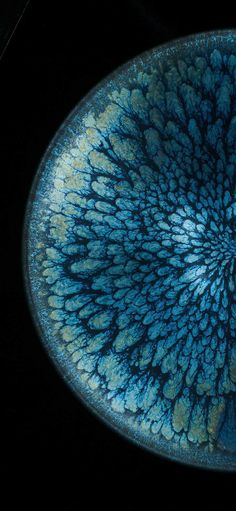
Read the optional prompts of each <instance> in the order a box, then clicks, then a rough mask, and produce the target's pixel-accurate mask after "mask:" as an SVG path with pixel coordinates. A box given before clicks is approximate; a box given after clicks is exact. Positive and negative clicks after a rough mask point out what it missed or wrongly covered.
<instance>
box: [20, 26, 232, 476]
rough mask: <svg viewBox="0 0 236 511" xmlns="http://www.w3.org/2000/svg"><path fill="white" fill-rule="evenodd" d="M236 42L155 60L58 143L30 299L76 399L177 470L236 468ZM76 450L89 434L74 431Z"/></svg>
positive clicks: (191, 46)
mask: <svg viewBox="0 0 236 511" xmlns="http://www.w3.org/2000/svg"><path fill="white" fill-rule="evenodd" d="M235 258H236V32H235V31H232V30H228V31H220V32H210V33H205V34H198V35H194V36H191V37H187V38H185V39H180V40H177V41H173V42H171V43H169V44H166V45H164V46H161V47H158V48H155V49H153V50H151V51H148V52H146V53H144V54H142V55H141V56H139V57H137V58H135V59H134V60H132V61H130V62H128V63H127V64H125V65H124V66H122V67H121V68H119V69H118V70H117V71H115V72H114V73H113V74H111V75H110V76H108V78H106V79H105V80H104V81H103V82H101V83H100V84H99V85H98V86H97V87H96V88H95V89H93V90H92V91H91V92H90V93H89V94H88V95H87V96H86V98H85V99H83V101H81V102H80V103H79V104H78V105H77V106H76V108H75V109H74V111H73V112H72V113H71V114H70V116H69V117H68V118H67V119H66V121H65V122H64V124H63V125H62V126H61V128H60V129H59V131H58V133H57V134H56V136H55V138H54V139H53V141H52V142H51V144H50V145H49V147H48V149H47V151H46V153H45V156H44V158H43V159H42V161H41V163H40V166H39V169H38V172H37V175H36V178H35V181H34V184H33V188H32V191H31V194H30V198H29V202H28V208H27V212H26V220H25V231H24V264H25V274H26V283H27V290H28V296H29V301H30V304H31V310H32V314H33V316H34V319H35V323H36V325H37V327H38V330H39V333H40V336H41V338H42V341H43V343H44V345H45V346H46V348H47V350H48V352H49V354H50V356H51V357H52V359H53V361H54V362H55V363H56V366H57V367H58V369H59V371H60V372H61V374H62V376H63V377H64V378H65V380H66V381H67V382H68V383H69V385H70V386H71V387H72V388H73V390H74V392H75V393H76V395H77V396H78V397H80V398H81V399H82V400H83V401H84V402H85V403H86V404H87V405H88V406H89V407H90V408H91V409H92V410H93V411H94V412H96V413H97V414H98V416H99V417H100V418H102V419H104V420H105V421H106V423H107V424H109V425H110V426H112V427H113V428H115V429H116V430H117V431H119V432H120V433H121V434H123V435H125V436H126V437H128V438H129V439H130V440H133V441H134V442H136V443H137V444H139V445H141V446H142V447H146V448H148V449H150V450H151V451H153V452H155V453H158V454H160V455H164V456H167V457H169V458H171V459H173V460H177V461H181V462H184V463H188V464H191V465H198V466H203V467H209V468H216V469H224V470H235V469H236V272H235ZM78 441H79V435H78Z"/></svg>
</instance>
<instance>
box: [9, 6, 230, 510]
mask: <svg viewBox="0 0 236 511" xmlns="http://www.w3.org/2000/svg"><path fill="white" fill-rule="evenodd" d="M223 7H224V9H223ZM222 9H223V10H222ZM232 27H236V17H235V15H233V13H232V9H230V8H229V7H227V6H226V5H225V3H224V6H223V5H221V8H220V9H219V10H217V9H216V10H214V12H212V11H211V12H210V13H209V14H208V15H207V14H206V11H205V14H203V11H202V9H201V8H200V7H197V6H196V5H195V4H191V5H190V4H188V7H186V6H185V7H180V6H179V5H175V8H173V6H172V5H170V4H168V5H166V7H164V6H163V3H159V2H158V1H154V0H153V1H152V2H151V1H145V0H143V1H141V0H126V1H120V2H119V1H116V0H115V1H114V2H110V3H109V2H105V1H102V2H96V3H95V2H91V1H90V0H86V1H85V2H83V3H79V2H72V1H66V2H65V3H62V2H58V3H57V2H31V3H30V4H29V6H28V7H27V9H26V12H25V14H24V16H23V18H22V20H21V22H20V23H19V26H18V28H17V30H16V32H15V34H14V36H13V37H12V40H11V42H10V44H9V45H8V48H7V50H6V51H5V54H4V56H3V59H2V62H1V91H2V94H1V100H2V101H1V128H2V130H1V132H2V135H1V140H2V150H1V156H4V157H5V161H4V163H3V164H1V169H0V172H1V174H0V175H1V178H0V186H1V203H2V206H3V213H2V219H1V220H2V227H1V251H2V253H3V256H5V262H4V264H3V265H2V272H1V282H2V283H4V287H3V291H2V293H1V294H2V296H3V302H4V305H6V310H4V313H3V316H2V320H1V321H2V325H3V328H2V329H1V332H2V334H1V337H2V338H1V375H3V384H2V389H4V392H3V393H2V397H1V405H0V406H1V425H2V426H3V432H2V434H1V440H2V441H1V455H0V465H1V476H0V481H3V476H5V480H6V481H10V483H11V486H12V485H13V487H14V485H15V482H16V481H18V482H20V484H21V485H23V488H24V487H25V488H28V485H29V481H30V484H31V483H32V482H36V483H37V482H38V483H39V485H40V487H41V488H42V489H44V487H45V484H46V483H49V484H50V485H51V486H53V485H55V493H57V494H58V493H59V494H60V492H63V489H64V490H65V492H67V490H68V493H69V494H71V495H73V491H72V490H73V488H74V489H75V488H76V490H74V491H75V495H77V496H78V497H79V496H80V492H81V491H82V489H83V488H85V486H86V485H87V484H89V485H90V487H91V485H92V486H93V485H94V484H95V483H96V482H98V483H99V485H100V487H101V489H102V490H101V492H102V493H103V491H104V489H105V488H106V489H107V488H110V489H113V490H114V492H113V499H114V498H116V495H117V493H121V495H122V492H123V491H124V488H125V487H127V486H129V487H130V488H132V490H135V492H136V494H137V493H138V494H139V491H141V488H144V489H145V491H146V494H148V493H149V494H150V495H154V497H155V501H156V504H157V503H158V501H159V499H160V495H161V494H163V493H164V491H166V490H167V492H168V493H167V495H168V500H169V499H170V498H171V495H174V499H177V501H176V502H178V500H179V501H180V502H181V501H183V500H186V497H185V498H183V495H184V494H183V492H186V488H188V489H189V488H190V490H192V496H191V498H192V497H193V495H194V497H195V496H196V498H197V495H199V492H200V494H201V493H202V491H205V490H206V489H207V488H208V491H209V492H210V493H212V495H213V494H216V493H217V495H218V494H219V495H220V494H222V495H224V496H226V495H227V493H228V491H229V490H230V489H231V488H233V484H234V481H235V479H234V476H233V474H224V473H219V472H213V471H205V470H199V469H194V468H190V467H186V466H183V465H180V464H178V463H173V462H170V461H168V460H164V459H162V458H160V457H158V456H155V455H152V454H151V453H149V452H147V451H144V450H142V449H139V448H138V447H136V446H134V445H132V444H131V443H130V442H128V441H127V440H125V439H123V438H122V437H120V436H119V435H118V434H116V433H115V432H113V431H112V430H110V429H109V428H108V427H107V426H105V425H104V424H103V423H102V422H100V421H99V420H98V419H97V418H96V417H94V416H93V415H92V414H91V413H90V412H89V411H88V410H87V409H86V408H85V407H84V406H83V405H82V404H81V403H80V402H79V401H78V400H77V398H76V397H75V396H74V395H73V394H72V393H71V391H70V390H69V389H68V388H67V386H66V385H65V384H64V383H63V381H62V379H61V377H60V376H59V375H58V374H57V372H56V370H55V368H54V366H53V365H52V363H51V362H50V360H49V359H48V357H47V355H46V353H45V352H44V349H43V348H42V346H41V343H40V341H39V339H38V337H37V334H36V331H35V328H34V326H33V323H32V320H31V317H30V313H29V310H28V307H27V303H26V299H25V296H24V286H23V279H22V272H21V257H20V248H21V237H22V223H23V217H24V210H25V204H26V200H27V196H28V193H29V189H30V186H31V182H32V179H33V176H34V174H35V172H36V169H37V165H38V163H39V160H40V158H41V156H42V155H43V153H44V151H45V149H46V147H47V145H48V143H49V142H50V139H51V138H52V136H53V135H54V133H55V131H56V130H57V128H58V127H59V125H60V123H61V122H62V121H63V120H64V118H65V117H66V116H67V115H68V113H69V112H70V110H71V109H72V108H73V107H74V106H75V104H76V103H77V102H78V101H79V100H80V98H82V97H83V95H84V94H85V93H87V92H88V91H89V90H90V88H91V87H92V86H94V85H95V84H97V82H98V81H99V80H100V79H102V78H103V77H105V76H106V75H107V74H108V73H109V72H111V71H113V70H114V69H115V68H116V67H117V66H118V65H120V64H122V63H123V62H125V61H127V60H128V59H130V58H132V57H134V56H135V55H137V54H138V53H140V52H142V51H144V50H146V49H149V48H151V47H154V46H156V45H158V44H160V43H162V42H167V41H168V40H170V39H173V38H175V37H180V36H184V35H187V34H191V33H193V32H200V31H205V30H211V29H216V28H232ZM235 482H236V481H235ZM118 488H119V490H118ZM172 490H173V491H172ZM27 491H28V490H27ZM111 502H113V500H112V501H111ZM187 503H188V502H187ZM6 509H8V508H6ZM32 509H34V507H33V508H32ZM63 509H69V504H68V503H67V505H66V506H65V507H63Z"/></svg>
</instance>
